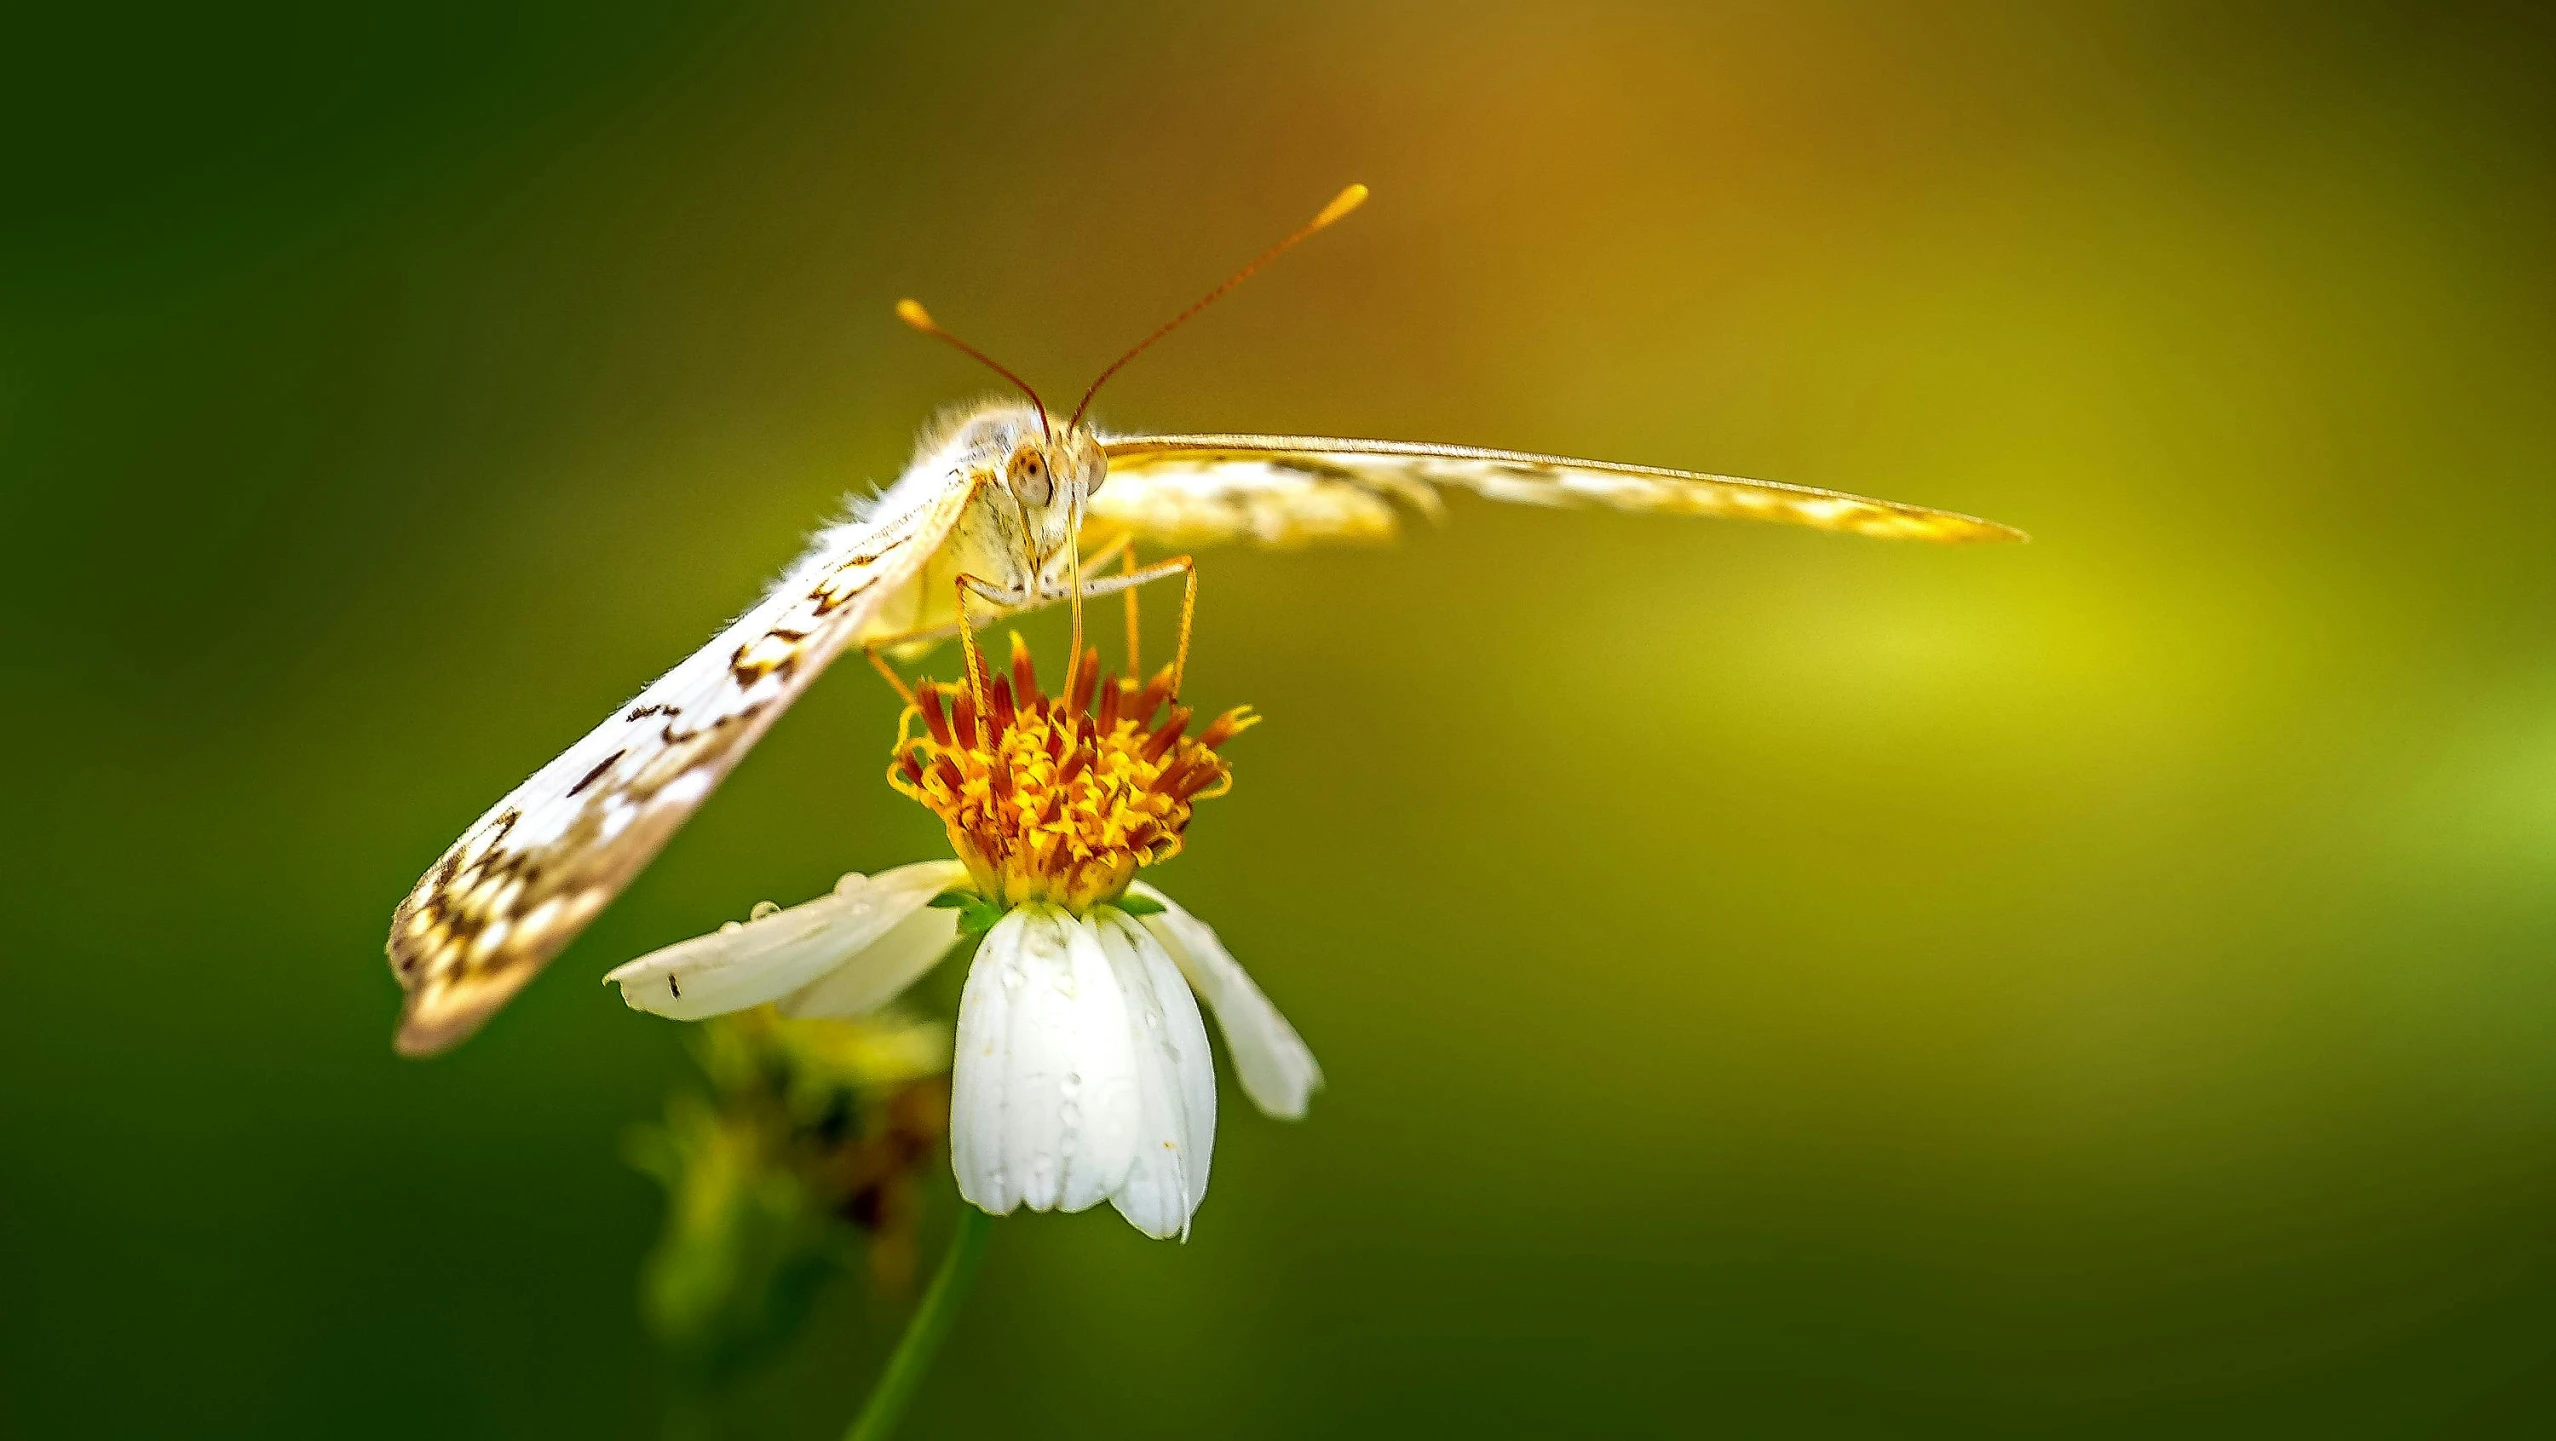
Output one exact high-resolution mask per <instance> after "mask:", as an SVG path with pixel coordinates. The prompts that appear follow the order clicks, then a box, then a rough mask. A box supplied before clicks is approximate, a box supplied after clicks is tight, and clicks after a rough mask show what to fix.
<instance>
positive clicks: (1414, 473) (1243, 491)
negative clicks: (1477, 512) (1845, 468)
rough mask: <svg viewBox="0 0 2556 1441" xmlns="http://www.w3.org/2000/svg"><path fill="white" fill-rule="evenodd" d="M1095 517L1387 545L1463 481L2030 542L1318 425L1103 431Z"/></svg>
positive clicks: (1963, 538) (1815, 496)
mask: <svg viewBox="0 0 2556 1441" xmlns="http://www.w3.org/2000/svg"><path fill="white" fill-rule="evenodd" d="M1102 448H1103V449H1104V450H1105V451H1107V453H1108V455H1109V478H1108V480H1107V482H1106V483H1105V484H1103V486H1102V487H1101V491H1100V493H1099V494H1098V495H1096V496H1094V497H1092V502H1091V515H1092V518H1093V519H1094V520H1096V521H1099V522H1101V523H1103V524H1105V525H1113V526H1116V527H1119V528H1122V529H1125V530H1130V531H1133V532H1135V533H1136V534H1138V535H1140V536H1143V537H1146V538H1149V539H1152V540H1156V541H1158V542H1161V543H1163V544H1167V545H1174V546H1182V547H1191V546H1201V545H1210V544H1216V543H1220V542H1225V541H1238V540H1239V541H1251V542H1255V543H1257V544H1261V545H1271V546H1295V545H1311V544H1317V543H1322V542H1337V541H1349V542H1358V541H1368V542H1374V541H1384V540H1390V539H1391V538H1393V536H1394V534H1395V533H1396V531H1397V530H1398V529H1399V526H1400V518H1399V515H1398V514H1397V512H1396V510H1395V503H1396V502H1400V503H1402V504H1404V505H1408V506H1410V507H1411V508H1413V509H1415V510H1418V511H1419V512H1421V513H1422V514H1424V515H1428V516H1431V517H1432V518H1434V517H1435V516H1436V515H1437V513H1438V510H1439V502H1438V493H1439V491H1440V489H1442V488H1444V487H1448V486H1453V487H1455V488H1457V489H1460V490H1470V491H1473V492H1474V493H1476V494H1478V495H1485V496H1489V497H1490V498H1491V499H1493V500H1505V501H1512V502H1515V503H1518V504H1522V505H1544V506H1603V507H1606V508H1608V509H1611V510H1629V511H1644V512H1652V513H1657V514H1665V515H1715V516H1739V517H1742V518H1745V519H1750V520H1771V521H1778V522H1782V523H1784V524H1787V525H1806V526H1809V527H1811V528H1813V529H1815V530H1842V531H1851V532H1853V533H1855V534H1857V535H1870V536H1879V537H1882V538H1884V539H1889V540H1926V541H1937V542H1947V543H1962V542H1975V541H2005V540H2022V539H2024V538H2025V537H2024V533H2023V532H2022V531H2019V530H2016V529H2015V528H2013V527H2012V526H2005V525H1999V524H1997V523H1996V522H1994V521H1988V520H1981V519H1979V518H1978V517H1976V516H1969V515H1961V514H1958V513H1956V512H1953V511H1948V510H1932V509H1929V508H1927V507H1925V506H1921V505H1904V504H1902V503H1900V502H1898V501H1893V500H1873V499H1869V498H1867V497H1865V496H1860V495H1848V494H1846V493H1844V492H1842V491H1834V490H1818V489H1815V488H1813V487H1810V486H1806V485H1785V484H1783V483H1781V482H1779V481H1771V480H1746V479H1743V478H1741V477H1739V476H1733V475H1705V474H1701V473H1699V472H1696V471H1691V470H1669V469H1665V468H1663V467H1660V466H1651V465H1622V464H1618V463H1616V462H1614V461H1606V460H1573V459H1571V458H1570V457H1568V456H1560V455H1535V454H1531V453H1529V452H1526V451H1517V450H1484V449H1480V448H1477V447H1474V446H1466V445H1431V444H1427V443H1423V442H1417V441H1407V440H1333V439H1328V438H1325V437H1322V436H1309V435H1131V436H1120V437H1115V438H1110V439H1105V440H1104V441H1102Z"/></svg>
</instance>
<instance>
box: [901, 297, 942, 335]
mask: <svg viewBox="0 0 2556 1441" xmlns="http://www.w3.org/2000/svg"><path fill="white" fill-rule="evenodd" d="M896 318H897V319H899V320H902V321H904V322H905V323H906V324H908V325H911V326H913V327H914V328H915V329H917V330H938V329H940V327H939V326H937V325H934V324H933V323H932V312H930V311H928V310H925V309H924V308H923V302H921V301H919V300H900V301H898V302H897V303H896Z"/></svg>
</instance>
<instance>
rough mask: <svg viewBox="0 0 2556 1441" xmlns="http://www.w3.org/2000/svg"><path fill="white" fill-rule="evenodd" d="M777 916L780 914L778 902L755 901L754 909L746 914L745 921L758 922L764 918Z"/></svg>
mask: <svg viewBox="0 0 2556 1441" xmlns="http://www.w3.org/2000/svg"><path fill="white" fill-rule="evenodd" d="M779 914H781V903H780V902H779V901H757V902H755V903H754V909H753V910H750V911H748V912H746V919H747V920H749V921H759V920H762V919H763V918H764V917H766V916H777V915H779Z"/></svg>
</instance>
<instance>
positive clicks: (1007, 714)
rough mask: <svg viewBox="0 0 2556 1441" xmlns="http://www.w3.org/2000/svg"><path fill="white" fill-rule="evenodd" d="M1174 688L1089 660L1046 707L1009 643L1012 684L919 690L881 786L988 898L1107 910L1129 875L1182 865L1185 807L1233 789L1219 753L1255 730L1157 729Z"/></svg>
mask: <svg viewBox="0 0 2556 1441" xmlns="http://www.w3.org/2000/svg"><path fill="white" fill-rule="evenodd" d="M1171 686H1172V668H1171V667H1170V666H1165V667H1163V669H1162V670H1161V671H1159V672H1157V673H1156V674H1155V676H1154V678H1153V679H1152V680H1150V681H1148V682H1146V683H1145V684H1144V685H1141V686H1140V685H1138V684H1137V683H1136V681H1135V679H1134V678H1133V677H1126V678H1121V677H1119V676H1116V675H1110V676H1106V677H1104V676H1103V675H1102V674H1101V672H1100V652H1099V651H1098V650H1087V651H1085V652H1084V653H1083V655H1082V658H1081V660H1080V662H1079V663H1078V664H1076V665H1074V666H1072V667H1070V669H1069V673H1068V674H1067V676H1066V680H1065V685H1064V686H1063V688H1062V689H1060V690H1059V691H1058V693H1057V694H1056V695H1055V696H1053V697H1050V696H1048V695H1047V694H1046V693H1044V692H1043V691H1041V690H1040V689H1039V686H1038V677H1037V674H1036V672H1035V671H1034V670H1033V669H1032V667H1031V665H1030V656H1029V648H1028V647H1027V646H1026V645H1024V644H1022V642H1021V638H1020V637H1019V636H1018V635H1014V636H1013V637H1012V665H1011V673H1010V674H1009V675H1002V676H997V677H995V678H994V681H993V683H992V684H991V685H982V684H979V685H976V686H966V685H946V684H938V683H932V682H926V683H924V684H922V685H919V686H917V687H915V692H914V699H915V704H914V706H913V707H912V708H911V709H909V710H908V711H906V713H905V719H904V720H903V721H901V722H900V723H899V725H898V728H897V741H896V758H895V760H894V762H893V763H892V764H891V765H890V766H889V768H888V784H889V785H891V786H894V787H895V788H896V789H897V790H898V791H899V792H901V793H903V794H905V795H907V796H911V797H912V798H914V799H915V800H917V801H920V802H922V803H923V804H924V805H925V806H926V807H928V808H930V810H931V811H932V813H933V814H934V815H937V816H939V817H940V818H941V823H942V824H943V825H944V826H946V827H948V829H949V834H950V845H951V847H952V848H953V849H955V850H956V851H957V852H958V857H959V859H960V860H962V861H965V862H966V863H967V868H968V871H969V873H970V874H971V875H973V876H974V877H975V879H976V884H977V887H978V889H979V890H981V891H982V892H983V893H984V894H985V896H986V898H987V899H988V900H991V901H994V902H996V903H997V904H999V905H1003V906H1006V907H1009V906H1016V905H1020V904H1022V903H1023V902H1027V901H1045V902H1050V903H1053V904H1057V905H1062V906H1065V907H1067V908H1068V909H1071V910H1075V911H1082V910H1086V909H1089V908H1090V907H1092V906H1095V905H1099V904H1102V903H1103V902H1107V901H1113V900H1116V899H1117V898H1118V897H1119V896H1120V895H1121V894H1122V893H1123V892H1125V891H1126V889H1127V883H1128V882H1130V881H1132V880H1134V879H1135V878H1136V871H1137V869H1138V868H1139V867H1142V866H1150V865H1153V864H1155V863H1156V862H1159V861H1165V860H1169V859H1170V858H1171V857H1173V856H1175V855H1178V854H1179V853H1180V848H1181V833H1182V832H1183V831H1185V830H1187V829H1188V826H1189V814H1190V807H1191V805H1192V803H1193V802H1196V801H1200V800H1205V799H1208V798H1210V797H1213V796H1220V795H1223V794H1224V793H1225V792H1226V791H1227V790H1228V789H1230V788H1231V787H1232V785H1233V771H1232V769H1231V768H1230V767H1229V766H1227V765H1226V763H1225V761H1224V758H1223V757H1221V756H1219V755H1217V754H1216V750H1217V748H1218V747H1219V746H1222V745H1223V744H1224V743H1225V742H1226V741H1228V740H1230V739H1232V738H1233V737H1234V735H1235V734H1236V733H1238V732H1240V731H1242V730H1243V729H1245V728H1247V727H1249V726H1252V725H1255V724H1257V723H1258V722H1259V720H1260V717H1258V716H1256V715H1253V714H1252V713H1251V707H1249V706H1237V707H1235V708H1234V709H1232V710H1229V711H1227V712H1225V713H1224V714H1223V715H1221V716H1218V717H1217V718H1216V719H1215V721H1214V722H1213V723H1211V724H1210V725H1209V726H1208V727H1207V729H1206V730H1205V731H1203V732H1201V733H1200V734H1198V735H1196V736H1191V735H1189V734H1188V729H1189V722H1190V718H1191V713H1190V710H1189V708H1188V707H1186V706H1181V705H1174V706H1172V707H1171V709H1170V712H1169V713H1168V714H1165V715H1163V716H1162V720H1161V723H1160V724H1156V722H1155V716H1156V715H1157V714H1158V713H1161V712H1162V711H1163V707H1164V704H1165V703H1166V702H1167V701H1169V700H1170V699H1171ZM979 695H982V696H983V697H984V702H983V704H982V705H979V704H978V701H977V697H978V696H979ZM917 718H920V719H921V720H922V722H923V726H924V732H925V733H924V734H922V735H912V734H910V733H909V732H910V729H911V726H912V723H913V721H914V720H915V719H917Z"/></svg>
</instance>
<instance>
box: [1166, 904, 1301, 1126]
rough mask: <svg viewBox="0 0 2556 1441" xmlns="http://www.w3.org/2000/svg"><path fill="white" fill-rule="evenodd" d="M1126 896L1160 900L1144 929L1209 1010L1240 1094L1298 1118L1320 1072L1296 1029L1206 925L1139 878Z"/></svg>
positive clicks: (1265, 1107)
mask: <svg viewBox="0 0 2556 1441" xmlns="http://www.w3.org/2000/svg"><path fill="white" fill-rule="evenodd" d="M1127 889H1128V891H1129V893H1130V894H1133V895H1140V896H1143V897H1144V898H1145V899H1147V900H1149V901H1155V902H1159V903H1160V904H1161V905H1162V908H1163V909H1162V911H1161V912H1160V913H1159V914H1157V915H1150V916H1146V917H1143V921H1144V925H1145V929H1147V930H1149V931H1151V932H1153V933H1154V938H1155V939H1156V940H1159V941H1161V942H1162V943H1163V949H1164V950H1166V951H1169V952H1170V953H1171V958H1172V961H1173V962H1174V963H1175V964H1177V965H1178V966H1179V967H1180V972H1181V974H1182V975H1184V976H1187V977H1188V978H1189V983H1190V984H1191V985H1193V986H1195V987H1197V988H1198V994H1199V995H1200V996H1201V997H1202V998H1204V999H1205V1000H1206V1002H1207V1006H1208V1009H1210V1010H1212V1011H1214V1012H1215V1013H1216V1024H1217V1026H1218V1027H1220V1028H1221V1029H1223V1031H1224V1033H1225V1044H1226V1045H1228V1046H1230V1047H1232V1048H1233V1052H1234V1074H1235V1075H1236V1076H1238V1077H1240V1078H1241V1080H1242V1088H1243V1094H1244V1095H1246V1096H1249V1097H1251V1100H1252V1104H1253V1105H1256V1106H1258V1107H1260V1109H1262V1110H1263V1111H1266V1112H1268V1113H1269V1114H1270V1115H1273V1116H1279V1117H1283V1118H1285V1119H1287V1120H1290V1121H1294V1120H1300V1119H1302V1118H1303V1116H1304V1114H1305V1103H1306V1102H1307V1101H1308V1100H1309V1099H1310V1098H1311V1097H1312V1095H1313V1093H1314V1092H1315V1091H1317V1090H1319V1089H1321V1087H1322V1067H1321V1066H1320V1065H1319V1064H1317V1063H1316V1062H1315V1060H1314V1057H1313V1051H1312V1050H1311V1049H1310V1048H1309V1047H1307V1046H1306V1045H1305V1041H1304V1038H1303V1037H1302V1036H1299V1035H1297V1034H1296V1028H1295V1027H1293V1026H1291V1025H1288V1024H1287V1018H1286V1017H1285V1016H1282V1015H1280V1014H1278V1008H1277V1007H1276V1006H1273V1005H1271V1004H1270V1003H1269V998H1268V997H1267V996H1265V995H1263V994H1261V991H1260V987H1258V986H1256V985H1253V984H1252V982H1251V977H1250V976H1249V975H1247V974H1245V973H1244V971H1243V968H1242V963H1241V962H1239V961H1236V960H1235V959H1234V958H1233V956H1232V954H1231V953H1229V952H1228V951H1226V949H1225V946H1224V942H1222V941H1219V940H1217V939H1216V932H1215V930H1214V929H1213V928H1212V927H1210V926H1209V925H1208V924H1207V923H1206V922H1205V921H1202V920H1200V919H1198V918H1197V917H1196V916H1193V915H1191V914H1190V913H1189V912H1187V911H1185V910H1182V909H1181V908H1180V906H1179V904H1178V903H1176V902H1175V901H1173V900H1172V898H1171V897H1169V896H1167V895H1164V894H1163V893H1162V892H1161V891H1158V890H1156V889H1154V888H1153V887H1152V886H1149V885H1147V884H1146V883H1144V882H1143V881H1138V882H1137V883H1136V884H1134V885H1132V886H1129V887H1128V888H1127Z"/></svg>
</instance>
